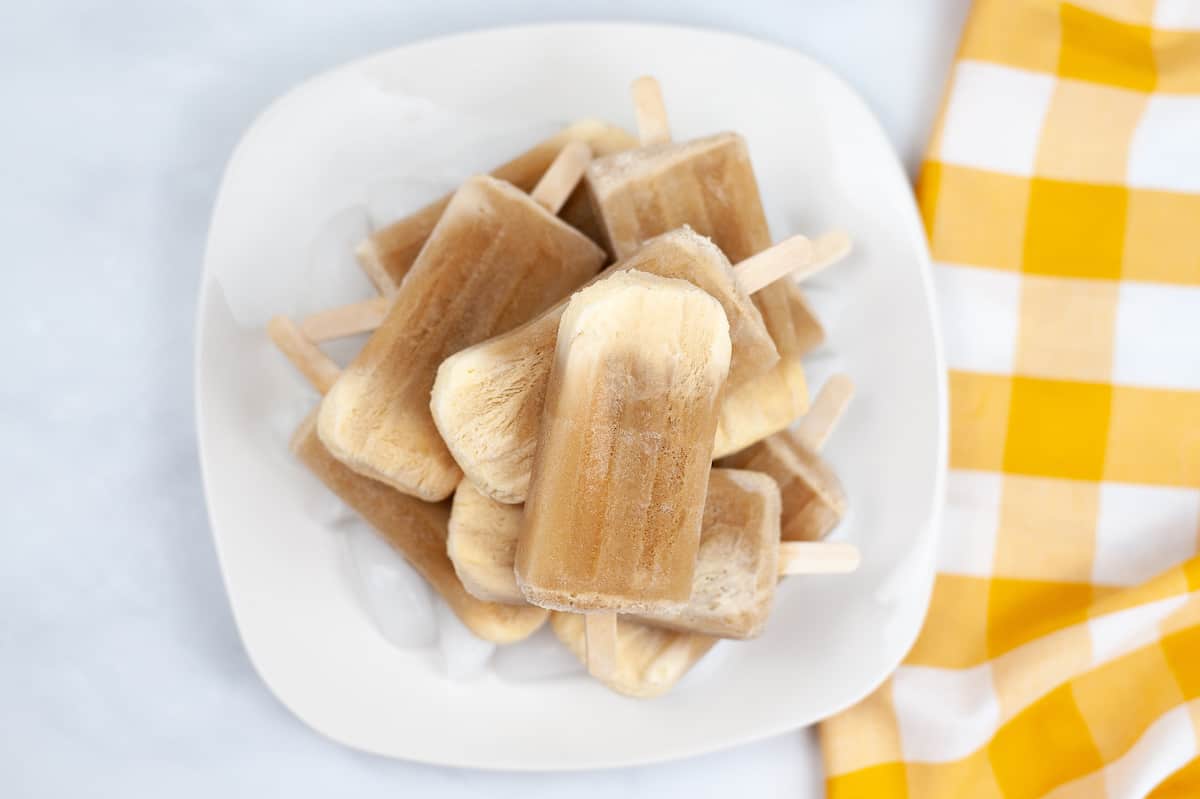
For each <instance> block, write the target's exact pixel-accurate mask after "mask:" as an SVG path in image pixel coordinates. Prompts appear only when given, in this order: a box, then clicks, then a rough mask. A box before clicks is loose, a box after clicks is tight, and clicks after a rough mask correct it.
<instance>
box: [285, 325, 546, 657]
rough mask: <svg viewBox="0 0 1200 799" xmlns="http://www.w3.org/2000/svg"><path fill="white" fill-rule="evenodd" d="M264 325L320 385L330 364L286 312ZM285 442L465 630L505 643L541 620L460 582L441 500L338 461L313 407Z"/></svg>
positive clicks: (332, 370) (528, 609)
mask: <svg viewBox="0 0 1200 799" xmlns="http://www.w3.org/2000/svg"><path fill="white" fill-rule="evenodd" d="M268 330H269V332H270V334H271V338H272V339H273V340H274V341H275V343H276V344H277V345H278V346H279V348H280V349H281V350H283V352H284V354H285V355H286V356H287V357H288V359H289V360H290V361H292V363H293V364H295V365H296V366H297V367H298V368H300V371H301V372H302V373H303V374H304V375H305V376H306V377H307V378H308V379H309V380H310V382H312V383H313V385H314V387H316V388H317V390H318V391H324V390H325V389H326V388H327V387H328V385H329V381H330V379H331V378H334V377H336V374H337V364H335V363H333V361H331V360H330V359H329V358H327V357H326V356H325V355H324V354H323V353H322V352H321V351H320V350H318V349H317V348H316V346H314V345H313V344H312V342H310V341H308V340H307V339H306V338H305V337H304V334H303V333H302V332H301V331H300V329H299V328H298V327H297V326H296V325H294V324H292V323H291V322H290V321H289V320H288V319H286V318H283V317H277V318H276V319H273V320H272V321H271V324H270V325H269V327H268ZM291 449H292V452H293V453H295V455H296V457H297V458H299V459H300V461H301V462H302V463H303V464H304V465H305V466H307V467H308V468H309V470H310V471H312V473H313V474H315V475H316V476H317V478H318V479H319V480H320V481H321V482H322V483H324V484H325V485H326V487H327V488H329V490H330V491H332V492H333V493H335V494H337V496H338V497H339V498H341V499H342V501H343V502H345V503H346V504H347V505H349V506H350V507H351V508H353V509H354V510H355V511H357V512H358V513H359V514H360V515H361V516H362V517H363V518H364V519H366V520H367V522H368V523H369V524H370V525H371V526H372V527H374V528H375V530H376V531H377V532H378V533H379V534H380V535H382V536H383V537H384V538H385V539H386V540H387V541H388V543H389V544H391V545H392V546H393V547H395V548H396V549H397V550H398V551H399V552H400V554H402V555H403V556H404V557H405V559H406V560H408V562H409V563H411V564H412V566H413V568H415V569H416V570H417V571H418V572H419V573H420V574H421V576H422V577H424V578H425V579H426V580H427V581H428V582H429V584H430V585H432V586H433V588H434V590H435V591H437V592H438V594H439V595H440V596H441V597H442V598H443V599H444V600H445V601H446V603H447V604H448V605H449V606H450V609H451V610H452V611H454V614H455V615H456V616H458V618H459V619H460V620H461V621H462V622H463V624H464V625H466V627H467V628H468V629H469V630H471V632H473V633H475V634H476V635H477V636H479V637H480V638H483V639H484V640H487V641H491V642H493V643H497V644H507V643H513V642H515V641H520V640H522V639H524V638H527V637H528V636H530V635H532V634H533V633H534V632H535V631H536V630H537V629H538V628H539V627H541V626H542V624H544V623H545V621H546V618H547V615H548V614H547V613H546V611H545V610H543V609H541V608H536V607H533V606H531V605H521V606H518V605H513V604H499V603H495V602H487V601H482V600H480V599H477V598H476V597H474V596H472V595H471V594H469V593H468V592H467V591H466V590H464V589H463V586H462V584H461V583H460V582H459V580H458V578H457V576H456V575H455V573H454V567H453V565H452V564H451V562H450V559H449V558H448V557H447V555H446V537H447V524H448V522H449V516H450V509H449V508H448V507H447V506H446V504H445V503H440V504H431V503H428V502H422V501H420V500H419V499H415V498H413V497H410V496H407V495H405V494H401V493H400V492H398V491H395V490H394V489H391V488H389V487H387V486H385V485H383V484H382V483H379V482H377V481H375V480H371V479H370V478H368V477H363V476H362V475H360V474H358V473H357V472H354V471H351V470H350V469H348V468H346V467H345V466H344V465H343V464H342V463H340V462H339V461H338V460H337V459H336V458H334V457H333V456H332V455H330V454H329V451H328V450H327V449H326V448H325V446H324V445H323V444H322V443H321V440H320V438H319V437H318V436H317V432H316V414H315V412H314V413H313V414H311V415H310V416H309V417H308V418H307V419H305V421H304V422H303V423H302V424H301V425H300V427H299V429H297V431H296V433H295V435H293V437H292V441H291Z"/></svg>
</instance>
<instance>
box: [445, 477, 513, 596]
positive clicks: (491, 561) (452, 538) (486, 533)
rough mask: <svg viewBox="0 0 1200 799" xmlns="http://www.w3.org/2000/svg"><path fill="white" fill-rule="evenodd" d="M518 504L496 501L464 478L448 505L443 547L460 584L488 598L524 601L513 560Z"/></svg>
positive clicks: (475, 593)
mask: <svg viewBox="0 0 1200 799" xmlns="http://www.w3.org/2000/svg"><path fill="white" fill-rule="evenodd" d="M522 516H523V508H522V506H521V505H507V504H505V503H503V502H497V501H496V500H494V499H492V498H491V497H489V496H487V495H486V494H484V493H482V492H480V491H479V489H477V488H475V486H474V484H473V483H472V482H471V481H470V480H468V479H466V478H463V481H462V482H461V483H459V484H458V488H457V489H455V491H454V502H453V503H452V504H451V506H450V535H449V537H448V538H447V539H446V552H447V554H448V555H449V556H450V562H451V563H453V564H454V571H455V573H457V574H458V579H459V580H461V581H462V584H463V587H464V588H466V589H467V591H468V592H470V593H471V595H472V596H476V597H479V598H480V599H487V600H490V601H492V602H506V603H508V604H512V605H523V604H525V595H524V594H522V593H521V589H520V587H519V586H518V585H517V576H516V574H514V573H513V561H514V560H516V557H517V537H518V536H519V535H520V533H521V517H522Z"/></svg>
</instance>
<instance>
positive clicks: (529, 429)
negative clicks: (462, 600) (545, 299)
mask: <svg viewBox="0 0 1200 799" xmlns="http://www.w3.org/2000/svg"><path fill="white" fill-rule="evenodd" d="M810 255H811V246H810V244H809V242H808V241H807V239H804V238H803V237H797V238H794V239H789V240H788V241H785V242H782V243H780V244H778V245H776V246H775V247H772V248H771V249H769V250H767V251H766V252H763V253H760V254H759V255H758V256H756V257H754V258H750V259H748V260H747V261H744V262H743V263H741V264H739V265H738V266H736V267H730V265H729V261H728V259H726V258H725V256H724V255H723V254H722V253H721V251H720V250H719V249H718V248H717V247H715V246H714V245H713V243H712V242H711V241H710V240H708V239H706V238H705V237H703V236H700V235H698V234H696V233H695V232H693V231H691V230H690V229H688V228H680V229H679V230H674V231H671V232H670V233H666V234H664V235H662V236H658V237H656V238H654V239H652V240H650V241H648V242H646V244H645V245H644V246H643V247H642V248H641V249H640V250H638V251H637V252H636V253H634V254H633V255H632V256H629V257H628V258H626V259H624V260H623V261H621V262H619V263H617V264H615V265H613V266H612V267H609V269H608V270H606V271H605V272H604V273H603V274H602V276H601V278H600V280H599V282H600V283H602V282H606V281H607V280H610V279H612V278H613V277H614V276H616V275H618V274H620V273H621V272H622V271H626V270H638V271H642V272H648V273H652V274H655V275H660V276H663V277H670V278H682V279H685V280H687V281H689V282H690V283H693V284H694V285H696V286H699V287H700V288H702V289H704V290H705V291H706V292H708V293H709V294H711V295H712V296H713V297H715V298H717V300H718V301H719V302H720V303H721V307H722V308H723V309H724V310H725V314H726V317H727V318H728V319H729V326H730V330H731V340H735V336H736V340H737V341H740V342H743V343H744V342H746V341H747V340H748V338H749V335H750V334H749V332H748V331H750V330H753V329H754V328H755V327H758V329H759V330H761V325H760V320H761V317H760V316H759V314H758V312H757V310H756V309H755V306H754V305H753V304H752V303H751V302H750V301H749V300H746V299H744V298H745V296H746V295H748V294H751V293H753V291H754V290H755V289H757V288H761V287H762V286H763V285H764V284H765V283H769V282H770V281H771V280H772V279H773V276H774V275H776V274H780V273H786V272H787V271H788V270H790V269H793V268H795V267H796V266H797V265H804V264H808V262H809V258H810ZM801 268H803V267H801ZM596 285H599V283H597V284H596ZM564 308H565V304H562V303H560V304H559V305H557V306H555V307H553V308H551V309H549V310H547V311H546V312H545V313H543V314H542V315H541V316H539V317H537V318H536V319H533V320H531V321H530V322H528V323H526V324H525V325H522V326H521V327H519V328H517V329H515V330H513V331H511V332H509V333H507V334H504V335H500V336H496V337H494V338H492V339H489V340H488V341H485V342H481V343H480V344H478V345H476V346H473V347H469V348H467V349H465V350H463V351H461V352H459V353H457V354H455V355H453V356H451V357H449V358H447V359H446V360H445V361H444V362H443V363H442V365H441V366H440V367H439V368H438V374H437V379H436V381H435V382H434V386H433V393H432V398H431V403H430V406H431V409H432V412H433V418H434V420H435V422H436V423H437V426H438V430H439V431H440V432H441V434H442V438H443V439H444V440H445V442H446V445H447V446H448V447H449V449H450V451H451V452H452V453H453V454H454V457H455V459H456V460H457V462H458V463H459V464H460V465H461V466H462V468H463V471H464V472H466V474H467V476H468V477H470V479H471V481H472V482H473V483H475V485H476V487H477V488H479V489H480V490H481V491H483V492H484V493H486V494H487V495H488V496H491V497H492V498H494V499H497V500H499V501H501V502H511V503H519V502H523V501H524V500H525V494H526V491H527V489H528V486H529V475H530V468H531V465H532V458H533V450H534V444H535V442H536V441H537V431H538V425H539V421H540V418H541V413H542V407H543V404H544V401H545V396H546V386H547V381H548V377H549V373H550V364H551V361H552V357H551V356H552V353H553V350H554V344H555V339H556V336H557V333H558V325H559V319H560V317H561V316H562V312H563V309H564ZM739 330H741V331H743V333H742V334H741V335H740V336H738V334H737V333H736V331H739ZM767 341H769V339H767ZM752 352H753V350H751V349H750V348H749V347H748V346H746V347H743V349H741V350H740V351H735V352H734V355H733V361H734V362H738V361H741V362H742V363H743V364H744V363H745V362H746V361H747V360H748V359H749V358H750V357H752ZM760 352H762V351H761V350H760ZM772 354H773V353H772ZM760 357H766V358H769V357H771V356H770V355H765V356H760ZM753 383H754V379H751V380H750V381H749V383H748V384H753ZM726 393H727V394H728V390H727V392H726ZM718 454H722V453H720V452H718Z"/></svg>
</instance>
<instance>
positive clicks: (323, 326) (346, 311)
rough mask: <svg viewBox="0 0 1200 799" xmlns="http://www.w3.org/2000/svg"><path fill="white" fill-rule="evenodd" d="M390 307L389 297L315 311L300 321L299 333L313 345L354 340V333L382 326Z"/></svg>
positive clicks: (384, 296) (369, 330)
mask: <svg viewBox="0 0 1200 799" xmlns="http://www.w3.org/2000/svg"><path fill="white" fill-rule="evenodd" d="M391 307H392V298H391V297H389V296H386V295H382V296H379V297H372V298H371V299H369V300H363V301H362V302H355V303H351V304H350V305H342V306H339V307H337V308H329V309H328V310H324V311H318V312H317V313H315V314H313V315H312V316H308V317H305V318H304V319H301V320H300V330H301V332H303V333H304V335H305V336H306V337H307V338H308V339H309V341H313V342H318V341H329V340H330V339H335V338H342V337H343V336H353V335H354V334H356V333H370V332H371V331H372V330H374V329H375V328H377V327H379V326H380V325H381V324H383V318H384V317H385V316H387V312H388V309H389V308H391Z"/></svg>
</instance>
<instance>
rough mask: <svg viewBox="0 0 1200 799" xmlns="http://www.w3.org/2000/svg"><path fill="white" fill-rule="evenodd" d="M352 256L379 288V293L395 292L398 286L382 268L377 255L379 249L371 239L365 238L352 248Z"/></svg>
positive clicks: (381, 262)
mask: <svg viewBox="0 0 1200 799" xmlns="http://www.w3.org/2000/svg"><path fill="white" fill-rule="evenodd" d="M354 256H355V258H357V259H358V265H359V266H361V267H362V270H363V273H364V274H365V275H366V276H367V279H368V280H370V281H371V283H372V285H374V286H375V288H376V289H378V290H379V293H380V294H385V295H386V294H395V293H396V289H397V288H399V287H398V286H397V285H396V281H395V280H392V276H391V275H389V274H388V271H387V269H385V268H384V266H383V261H382V260H381V259H380V257H379V250H378V249H377V248H376V245H375V242H374V241H373V240H371V239H367V240H366V241H364V242H363V243H362V244H360V245H358V247H356V248H355V249H354Z"/></svg>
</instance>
